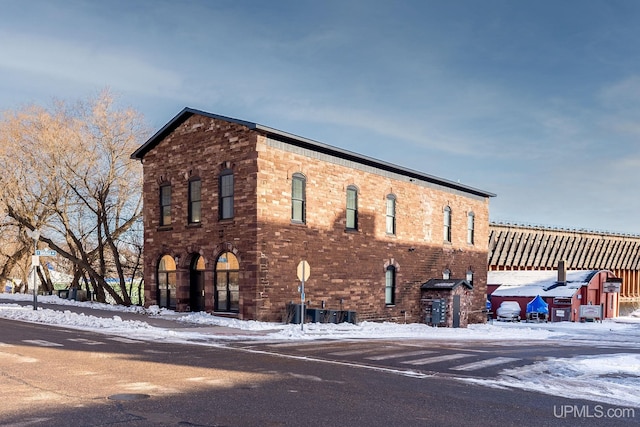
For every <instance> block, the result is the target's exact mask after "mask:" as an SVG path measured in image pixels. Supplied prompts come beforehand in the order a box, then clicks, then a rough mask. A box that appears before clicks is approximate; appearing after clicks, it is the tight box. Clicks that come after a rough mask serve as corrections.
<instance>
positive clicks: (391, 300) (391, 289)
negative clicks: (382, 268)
mask: <svg viewBox="0 0 640 427" xmlns="http://www.w3.org/2000/svg"><path fill="white" fill-rule="evenodd" d="M384 302H385V304H386V305H393V304H395V303H396V268H395V267H394V266H393V265H390V266H388V267H387V270H386V272H385V288H384Z"/></svg>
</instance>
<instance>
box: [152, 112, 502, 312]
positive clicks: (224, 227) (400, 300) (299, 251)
mask: <svg viewBox="0 0 640 427" xmlns="http://www.w3.org/2000/svg"><path fill="white" fill-rule="evenodd" d="M285 147H286V146H285ZM298 151H300V150H298ZM307 154H309V153H304V152H298V153H293V152H290V151H288V150H287V149H281V148H276V147H273V146H271V145H270V144H268V143H267V139H266V138H265V137H264V136H262V135H258V133H257V132H256V131H252V130H249V129H248V128H246V127H244V126H241V125H238V124H233V123H228V122H226V121H222V120H214V119H211V118H206V117H203V116H198V115H194V116H191V117H190V118H189V119H187V120H186V121H185V122H184V123H183V124H181V125H180V126H179V127H178V128H177V129H176V130H175V131H174V132H173V133H171V134H170V135H169V136H168V137H166V138H165V139H164V140H163V141H162V142H160V143H159V144H158V145H157V146H156V147H154V148H153V149H151V150H150V151H149V152H148V153H147V154H146V155H145V156H144V162H143V165H144V189H143V190H144V203H145V211H144V224H145V301H146V304H147V305H151V304H155V303H156V301H155V289H156V279H155V272H156V267H157V263H158V261H159V259H160V257H161V256H162V255H164V254H169V255H171V256H174V257H175V256H178V257H179V266H178V288H179V289H178V310H187V309H188V308H189V293H190V288H189V265H190V262H191V260H192V257H193V256H194V255H195V254H200V255H201V256H203V257H204V258H205V261H206V268H207V272H206V273H205V280H206V287H205V292H206V301H207V309H208V310H212V309H213V269H214V267H215V265H214V264H215V260H216V257H217V256H218V255H219V254H220V252H222V251H223V250H231V251H233V252H234V253H236V255H237V256H238V259H239V261H240V269H241V277H240V280H241V296H240V305H241V311H240V315H239V317H240V318H245V319H258V320H271V321H280V320H282V319H283V315H284V312H285V306H286V304H287V303H288V302H290V301H293V302H296V303H297V302H299V300H300V294H299V293H298V286H299V282H298V279H297V278H296V266H297V264H298V262H299V261H300V260H302V259H306V260H308V262H309V264H310V265H311V277H310V278H309V281H308V282H307V283H306V297H307V301H308V302H309V304H310V306H311V307H320V306H321V303H322V301H324V302H325V306H326V308H328V309H344V310H355V311H357V313H358V319H359V320H364V319H375V320H393V321H404V319H405V316H406V317H407V319H408V320H409V321H423V313H422V312H421V311H422V309H421V307H420V285H421V284H422V283H424V282H426V281H427V280H429V279H431V278H438V277H442V271H443V270H444V269H445V268H448V269H449V270H451V277H452V278H465V275H466V272H467V270H468V269H469V268H471V269H472V270H473V272H474V281H473V285H474V290H473V296H472V310H471V311H472V313H471V314H470V318H469V319H470V322H481V321H484V316H483V315H482V309H483V308H484V306H485V296H486V262H487V245H488V242H487V239H488V224H489V219H488V216H489V213H488V200H487V199H484V198H478V197H472V196H469V195H466V194H464V193H460V192H456V191H452V190H451V191H449V190H446V189H441V188H431V187H428V186H424V185H419V184H417V183H416V182H410V180H409V179H408V178H406V177H402V176H382V175H379V174H377V173H373V171H367V172H365V171H363V170H360V169H357V168H353V167H351V165H350V164H348V162H344V161H338V162H332V161H327V160H331V159H326V158H323V156H321V155H318V154H317V153H310V154H311V155H310V156H308V155H307ZM225 167H231V168H232V169H233V171H234V177H235V203H234V209H235V216H234V219H232V220H225V221H219V220H218V197H217V194H218V175H219V173H220V172H221V171H222V169H224V168H225ZM296 172H299V173H302V174H304V175H305V176H306V178H307V187H306V190H307V206H306V219H307V221H306V224H304V225H301V224H292V223H291V220H290V218H291V176H292V175H293V174H294V173H296ZM196 175H197V176H199V177H200V178H201V179H202V200H203V201H202V214H203V215H202V223H201V225H199V226H195V227H194V226H187V192H188V179H189V177H190V176H196ZM163 181H169V182H171V184H172V188H173V191H172V214H173V223H172V225H171V226H170V227H159V201H158V192H159V189H158V188H159V185H160V183H161V182H163ZM348 185H355V186H356V187H357V188H358V195H359V199H358V208H359V209H358V214H359V219H358V223H359V229H358V230H357V231H345V206H346V188H347V186H348ZM388 194H394V195H395V196H396V199H397V201H396V224H397V225H396V235H394V236H388V235H386V233H385V206H386V205H385V203H386V196H387V195H388ZM447 205H448V206H450V207H451V209H452V243H450V244H448V243H446V244H445V243H443V241H442V240H443V239H442V228H443V225H442V224H443V209H444V207H445V206H447ZM469 211H473V212H474V214H475V244H474V245H469V244H467V242H466V233H467V213H468V212H469ZM389 264H393V265H395V266H396V267H397V278H396V304H395V305H394V306H389V307H388V306H386V305H385V296H384V290H385V268H386V266H387V265H389Z"/></svg>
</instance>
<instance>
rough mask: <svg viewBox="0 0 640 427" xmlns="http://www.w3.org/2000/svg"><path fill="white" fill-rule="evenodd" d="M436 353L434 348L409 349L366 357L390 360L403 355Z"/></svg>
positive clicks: (368, 358)
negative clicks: (402, 351)
mask: <svg viewBox="0 0 640 427" xmlns="http://www.w3.org/2000/svg"><path fill="white" fill-rule="evenodd" d="M432 353H435V352H434V351H432V350H416V351H408V352H404V353H392V354H381V355H379V356H369V357H366V358H365V359H367V360H388V359H399V358H401V357H413V356H422V355H424V354H432Z"/></svg>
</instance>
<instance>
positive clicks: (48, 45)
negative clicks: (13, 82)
mask: <svg viewBox="0 0 640 427" xmlns="http://www.w3.org/2000/svg"><path fill="white" fill-rule="evenodd" d="M0 39H2V40H3V47H2V51H3V53H2V55H0V68H7V69H13V70H18V71H21V72H26V73H30V74H32V75H35V76H41V77H44V78H55V79H62V80H67V81H73V82H80V83H84V84H87V85H91V86H94V87H100V86H104V85H109V86H111V87H113V88H115V89H117V90H122V91H131V92H137V93H141V94H144V95H155V96H162V95H163V94H164V93H166V92H176V93H177V92H178V90H179V89H180V87H181V84H182V81H181V77H180V76H179V75H178V74H177V73H175V72H173V71H171V70H166V69H162V68H159V67H157V66H155V65H153V64H151V63H149V62H145V61H144V60H142V59H140V57H139V55H134V54H132V53H127V51H126V49H122V48H119V47H117V46H112V47H110V48H109V49H104V48H96V47H94V48H90V47H88V46H83V45H82V44H81V43H79V42H70V41H68V40H62V39H53V38H44V37H35V36H31V35H26V34H18V33H0Z"/></svg>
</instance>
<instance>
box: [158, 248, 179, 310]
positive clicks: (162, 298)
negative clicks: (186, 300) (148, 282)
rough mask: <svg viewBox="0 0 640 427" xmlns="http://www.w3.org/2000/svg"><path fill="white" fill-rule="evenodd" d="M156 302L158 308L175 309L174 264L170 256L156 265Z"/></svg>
mask: <svg viewBox="0 0 640 427" xmlns="http://www.w3.org/2000/svg"><path fill="white" fill-rule="evenodd" d="M156 300H157V302H158V306H160V307H163V308H168V309H171V310H175V308H176V263H175V261H174V260H173V258H172V257H171V256H170V255H165V256H163V257H162V258H160V262H159V263H158V280H157V289H156Z"/></svg>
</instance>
